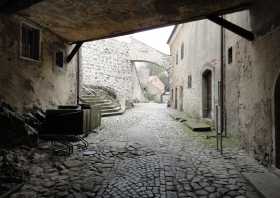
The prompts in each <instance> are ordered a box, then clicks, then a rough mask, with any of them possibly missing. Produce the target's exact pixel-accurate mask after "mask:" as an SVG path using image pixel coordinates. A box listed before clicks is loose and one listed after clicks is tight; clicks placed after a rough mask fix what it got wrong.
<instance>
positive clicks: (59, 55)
mask: <svg viewBox="0 0 280 198" xmlns="http://www.w3.org/2000/svg"><path fill="white" fill-rule="evenodd" d="M55 64H56V66H57V67H60V68H63V65H64V54H63V52H62V51H57V52H56V53H55Z"/></svg>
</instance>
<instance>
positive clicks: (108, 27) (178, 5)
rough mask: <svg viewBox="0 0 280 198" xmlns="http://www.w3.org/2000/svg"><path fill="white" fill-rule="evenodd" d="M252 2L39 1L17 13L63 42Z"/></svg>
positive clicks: (164, 23)
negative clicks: (58, 37) (47, 30)
mask: <svg viewBox="0 0 280 198" xmlns="http://www.w3.org/2000/svg"><path fill="white" fill-rule="evenodd" d="M251 2H253V0H42V1H40V2H39V3H36V4H34V5H32V6H31V7H29V8H26V9H24V10H21V11H18V12H17V14H19V15H21V16H23V17H25V18H28V19H30V20H31V21H33V22H35V23H37V24H40V25H41V26H42V27H45V28H47V29H49V30H50V31H52V32H53V33H55V34H57V35H58V36H60V37H61V38H62V39H64V40H65V41H66V42H69V43H72V42H77V41H88V40H97V39H102V38H109V37H113V36H120V35H125V34H129V33H134V32H137V31H142V30H146V29H152V28H156V27H162V26H167V25H171V24H178V23H182V22H188V21H193V20H198V19H203V18H205V17H206V16H209V15H213V14H215V15H217V14H226V13H230V12H233V11H237V10H242V9H245V8H248V6H249V5H250V3H251Z"/></svg>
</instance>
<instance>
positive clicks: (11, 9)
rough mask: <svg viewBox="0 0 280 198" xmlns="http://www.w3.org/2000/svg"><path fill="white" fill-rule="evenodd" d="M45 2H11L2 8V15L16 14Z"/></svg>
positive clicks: (34, 0)
mask: <svg viewBox="0 0 280 198" xmlns="http://www.w3.org/2000/svg"><path fill="white" fill-rule="evenodd" d="M41 1H44V0H9V1H6V2H5V3H3V4H1V6H0V13H3V14H14V13H16V12H18V11H20V10H24V9H27V8H29V7H31V6H33V5H34V4H36V3H39V2H41Z"/></svg>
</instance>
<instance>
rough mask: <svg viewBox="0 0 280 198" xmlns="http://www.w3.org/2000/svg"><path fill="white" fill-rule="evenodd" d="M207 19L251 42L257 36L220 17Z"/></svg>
mask: <svg viewBox="0 0 280 198" xmlns="http://www.w3.org/2000/svg"><path fill="white" fill-rule="evenodd" d="M207 19H209V20H210V21H212V22H214V23H216V24H218V25H221V26H223V27H224V28H226V29H228V30H229V31H231V32H233V33H235V34H237V35H239V36H241V37H243V38H245V39H247V40H249V41H253V40H254V39H255V35H254V34H253V32H250V31H248V30H246V29H244V28H242V27H240V26H238V25H235V24H233V23H232V22H230V21H227V20H226V19H224V18H222V17H219V16H208V17H207Z"/></svg>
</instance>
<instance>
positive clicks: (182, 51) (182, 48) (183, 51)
mask: <svg viewBox="0 0 280 198" xmlns="http://www.w3.org/2000/svg"><path fill="white" fill-rule="evenodd" d="M184 53H185V46H184V43H182V44H181V60H183V59H184Z"/></svg>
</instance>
